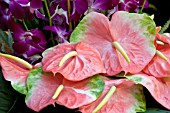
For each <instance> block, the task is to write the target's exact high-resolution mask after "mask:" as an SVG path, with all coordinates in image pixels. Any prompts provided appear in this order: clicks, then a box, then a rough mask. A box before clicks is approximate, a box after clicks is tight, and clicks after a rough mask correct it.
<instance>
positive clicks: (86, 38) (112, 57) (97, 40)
mask: <svg viewBox="0 0 170 113" xmlns="http://www.w3.org/2000/svg"><path fill="white" fill-rule="evenodd" d="M79 41H83V42H85V43H87V44H89V45H91V46H93V47H94V48H96V49H97V50H98V51H99V52H100V55H101V57H102V60H103V62H104V66H105V69H106V71H107V74H108V75H115V74H117V73H119V72H121V71H122V67H121V66H120V63H119V59H118V57H117V53H116V50H115V49H114V48H113V45H112V42H113V41H114V40H113V38H112V36H111V33H110V22H109V20H108V18H107V17H106V16H104V15H103V14H100V13H96V12H91V13H89V14H87V15H86V16H85V17H84V18H83V19H82V21H81V22H80V23H79V25H78V26H77V27H76V29H75V30H74V31H73V33H72V34H71V37H70V42H71V43H75V42H79Z"/></svg>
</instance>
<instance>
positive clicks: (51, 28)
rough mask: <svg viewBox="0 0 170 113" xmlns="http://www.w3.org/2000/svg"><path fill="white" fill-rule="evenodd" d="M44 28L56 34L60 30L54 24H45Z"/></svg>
mask: <svg viewBox="0 0 170 113" xmlns="http://www.w3.org/2000/svg"><path fill="white" fill-rule="evenodd" d="M44 30H50V31H52V32H54V33H56V34H58V32H60V30H59V29H58V28H57V27H56V26H45V27H44Z"/></svg>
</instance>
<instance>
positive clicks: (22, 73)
mask: <svg viewBox="0 0 170 113" xmlns="http://www.w3.org/2000/svg"><path fill="white" fill-rule="evenodd" d="M23 62H24V63H23ZM23 64H24V65H23ZM25 64H26V65H25ZM0 66H1V67H2V72H3V75H4V78H5V80H7V81H10V82H11V85H12V87H13V88H14V89H15V90H16V91H18V92H20V93H22V94H26V93H27V88H26V80H27V77H28V73H29V72H30V69H31V68H32V65H30V64H29V63H27V62H25V61H24V60H22V59H20V58H18V57H15V56H12V55H7V54H2V53H0ZM28 68H29V69H28Z"/></svg>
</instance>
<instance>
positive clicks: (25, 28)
mask: <svg viewBox="0 0 170 113" xmlns="http://www.w3.org/2000/svg"><path fill="white" fill-rule="evenodd" d="M22 22H23V24H24V27H25V29H26V30H27V31H28V27H27V25H26V23H25V21H24V19H23V21H22Z"/></svg>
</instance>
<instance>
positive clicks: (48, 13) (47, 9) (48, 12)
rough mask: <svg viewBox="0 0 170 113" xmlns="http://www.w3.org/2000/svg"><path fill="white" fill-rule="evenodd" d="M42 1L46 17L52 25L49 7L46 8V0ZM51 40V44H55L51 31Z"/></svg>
mask: <svg viewBox="0 0 170 113" xmlns="http://www.w3.org/2000/svg"><path fill="white" fill-rule="evenodd" d="M44 3H45V8H46V11H47V15H48V18H49V24H50V26H52V18H51V15H50V11H49V8H48V4H47V0H44ZM51 41H52V44H53V45H55V41H54V39H53V33H52V32H51Z"/></svg>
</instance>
